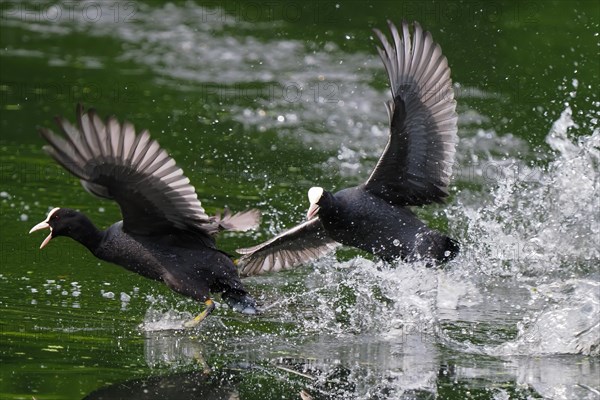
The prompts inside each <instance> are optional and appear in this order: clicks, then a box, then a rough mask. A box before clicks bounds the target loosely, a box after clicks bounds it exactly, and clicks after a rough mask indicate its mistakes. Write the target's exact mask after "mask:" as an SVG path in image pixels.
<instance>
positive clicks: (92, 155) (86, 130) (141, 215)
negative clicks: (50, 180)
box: [40, 105, 218, 243]
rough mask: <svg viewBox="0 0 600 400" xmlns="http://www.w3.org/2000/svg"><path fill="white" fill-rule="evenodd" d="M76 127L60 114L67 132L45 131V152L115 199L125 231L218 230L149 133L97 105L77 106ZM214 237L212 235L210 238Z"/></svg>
mask: <svg viewBox="0 0 600 400" xmlns="http://www.w3.org/2000/svg"><path fill="white" fill-rule="evenodd" d="M77 122H78V126H77V127H75V126H73V125H71V123H70V122H69V121H67V120H65V119H62V118H57V123H58V126H59V127H60V128H61V130H62V133H63V135H57V134H55V133H54V132H52V131H50V130H48V129H41V131H40V132H41V134H42V136H43V137H44V139H46V141H47V142H48V145H47V146H44V150H45V151H46V152H47V153H48V154H50V156H52V157H53V158H54V159H55V160H56V161H57V162H58V163H59V164H60V165H62V166H63V167H64V168H65V169H66V170H67V171H69V172H71V173H72V174H73V175H75V176H77V177H78V178H80V179H81V183H82V184H83V186H84V187H85V188H86V189H87V190H88V191H89V192H90V193H92V194H94V195H96V196H99V197H104V198H107V199H112V200H115V201H116V202H117V203H118V204H119V206H120V208H121V213H122V214H123V229H124V230H126V231H127V232H130V233H137V234H143V235H153V234H168V233H174V232H182V231H183V232H188V233H191V234H200V235H202V236H208V237H209V236H210V235H211V234H213V233H215V232H216V231H217V230H218V225H217V224H215V223H214V222H213V221H212V219H211V218H210V217H208V215H206V213H205V212H204V209H203V208H202V205H201V204H200V201H199V200H198V196H197V195H196V190H195V189H194V187H193V186H192V185H190V180H189V179H188V178H186V177H185V176H184V175H183V171H182V170H181V168H179V167H177V165H176V164H175V160H173V159H172V158H171V157H170V156H169V155H168V154H167V152H166V151H165V150H163V149H161V148H160V146H159V145H158V143H157V142H156V141H155V140H152V139H150V135H149V133H148V131H146V130H144V131H142V132H141V133H139V134H136V132H135V128H134V127H133V125H132V124H130V123H128V122H125V123H123V124H121V123H119V122H118V121H117V120H116V119H115V118H112V117H111V118H109V119H108V120H107V121H106V122H104V121H102V120H101V119H100V117H99V116H98V114H96V112H95V111H94V110H93V109H90V110H88V111H86V110H84V109H83V108H82V107H81V105H78V106H77ZM210 241H212V239H210V240H209V243H210Z"/></svg>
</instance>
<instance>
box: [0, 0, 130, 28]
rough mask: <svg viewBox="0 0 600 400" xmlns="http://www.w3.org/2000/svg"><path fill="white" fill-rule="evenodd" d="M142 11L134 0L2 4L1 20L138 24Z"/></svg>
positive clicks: (0, 9) (0, 6) (0, 8)
mask: <svg viewBox="0 0 600 400" xmlns="http://www.w3.org/2000/svg"><path fill="white" fill-rule="evenodd" d="M138 10H139V4H138V3H137V2H134V1H65V2H58V3H49V2H45V1H44V2H42V1H33V2H20V1H15V2H12V1H6V2H1V3H0V19H4V20H19V21H22V22H47V23H63V22H75V21H84V22H99V21H103V22H112V23H127V22H132V21H134V19H135V16H136V13H137V12H138Z"/></svg>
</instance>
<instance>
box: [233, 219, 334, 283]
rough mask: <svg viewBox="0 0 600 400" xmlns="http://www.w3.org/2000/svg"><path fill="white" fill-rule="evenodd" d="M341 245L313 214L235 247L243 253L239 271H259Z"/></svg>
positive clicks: (289, 265)
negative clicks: (264, 237)
mask: <svg viewBox="0 0 600 400" xmlns="http://www.w3.org/2000/svg"><path fill="white" fill-rule="evenodd" d="M338 246H340V244H339V243H338V242H336V241H335V240H333V239H331V238H330V237H329V236H328V235H327V232H326V231H325V228H324V227H323V224H322V223H321V220H319V218H313V219H311V220H310V221H306V222H304V223H302V224H300V225H297V226H295V227H293V228H292V229H290V230H287V231H285V232H282V233H280V234H279V235H277V236H275V237H273V238H271V239H269V240H267V241H266V242H264V243H261V244H259V245H257V246H254V247H249V248H246V249H238V250H237V252H238V253H240V254H244V256H242V257H241V258H240V261H239V263H238V265H239V266H240V267H241V270H240V275H242V276H249V275H260V274H264V273H266V272H271V271H280V270H282V269H289V268H293V267H295V266H298V265H300V264H304V263H306V262H309V261H311V260H314V259H317V258H319V257H323V256H324V255H326V254H328V253H330V252H331V251H333V250H334V249H335V248H336V247H338Z"/></svg>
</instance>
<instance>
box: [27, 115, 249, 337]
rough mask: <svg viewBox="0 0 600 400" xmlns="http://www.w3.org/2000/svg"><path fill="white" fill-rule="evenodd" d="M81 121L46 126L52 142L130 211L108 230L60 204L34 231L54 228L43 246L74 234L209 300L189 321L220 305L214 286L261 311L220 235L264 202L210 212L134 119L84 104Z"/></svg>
mask: <svg viewBox="0 0 600 400" xmlns="http://www.w3.org/2000/svg"><path fill="white" fill-rule="evenodd" d="M77 119H78V121H77V122H78V126H77V127H75V126H73V125H71V123H69V122H68V121H66V120H64V119H62V118H58V119H57V123H58V125H59V127H60V128H61V130H62V132H63V135H56V134H55V133H53V132H52V131H50V130H48V129H42V130H41V134H42V136H43V138H44V139H45V140H46V141H47V142H48V144H49V145H47V146H44V150H45V151H46V152H47V153H48V154H49V155H50V156H52V157H53V158H54V159H55V160H56V161H57V162H58V163H59V164H60V165H62V166H63V167H64V168H65V169H67V170H68V171H69V172H71V173H72V174H73V175H75V176H77V177H78V178H79V179H81V183H82V184H83V187H84V188H85V189H87V190H88V191H89V192H90V193H92V194H94V195H96V196H99V197H103V198H106V199H111V200H114V201H116V202H117V203H118V204H119V206H120V208H121V213H122V215H123V220H122V221H119V222H117V223H115V224H113V225H112V226H110V227H109V228H108V229H106V230H104V231H101V230H99V229H98V228H96V227H95V226H94V224H93V223H92V222H91V221H90V220H89V219H88V218H87V217H86V216H85V215H84V214H82V213H80V212H78V211H75V210H71V209H68V208H54V209H53V210H51V211H50V213H49V214H48V216H47V218H46V220H44V221H43V222H40V223H39V224H37V225H36V226H34V227H33V228H32V229H31V231H30V233H31V232H34V231H37V230H40V229H50V234H49V235H48V237H46V239H45V240H44V241H43V242H42V245H41V246H40V248H43V247H44V246H46V245H47V244H48V242H49V241H50V239H52V238H54V237H57V236H68V237H71V238H72V239H75V240H76V241H78V242H79V243H81V244H82V245H84V246H85V247H87V248H88V249H89V250H90V251H91V252H92V254H93V255H95V256H96V257H98V258H99V259H101V260H104V261H108V262H111V263H114V264H118V265H120V266H122V267H124V268H126V269H128V270H130V271H133V272H135V273H138V274H140V275H143V276H145V277H147V278H150V279H155V280H158V281H162V282H164V283H165V284H166V285H167V286H169V287H170V288H171V289H173V290H174V291H176V292H178V293H181V294H182V295H184V296H188V297H191V298H193V299H195V300H198V301H202V302H205V304H206V308H205V310H204V311H203V312H202V313H200V314H199V315H198V316H197V317H196V318H194V319H193V320H191V321H188V322H186V324H185V326H186V327H193V326H195V325H197V324H198V323H200V322H201V321H202V320H203V319H204V318H205V317H206V316H208V315H209V314H210V313H211V312H212V310H213V309H214V307H215V305H214V303H213V301H212V300H211V298H210V293H211V292H213V293H222V298H223V299H224V300H225V301H226V302H227V303H228V304H229V305H230V306H231V307H232V308H233V309H235V310H237V311H240V312H244V313H252V314H254V313H256V304H255V301H254V299H252V297H250V296H249V295H248V293H247V292H246V290H245V289H244V286H243V285H242V282H241V281H240V279H239V276H238V274H237V270H236V267H235V265H234V263H233V261H232V259H231V258H230V257H229V256H228V255H227V254H225V253H223V252H222V251H220V250H219V249H217V248H216V245H215V240H214V238H213V236H214V235H215V234H216V233H218V232H219V231H221V230H237V231H241V230H247V229H251V228H254V227H256V225H257V224H258V221H259V219H260V213H259V212H258V211H257V210H248V211H245V212H242V213H238V214H233V215H232V214H231V213H230V212H229V210H227V209H226V210H225V212H224V214H223V216H222V217H221V216H220V215H216V216H213V217H209V216H208V215H207V214H206V213H205V211H204V209H203V208H202V205H201V204H200V201H199V200H198V196H197V195H196V191H195V189H194V187H193V186H192V185H191V184H190V181H189V179H188V178H186V177H185V176H184V175H183V171H182V170H181V168H178V167H177V166H176V165H175V161H174V160H173V159H172V158H171V157H170V156H169V155H168V154H167V152H166V151H165V150H163V149H161V148H160V146H159V145H158V143H157V142H156V141H154V140H152V139H150V135H149V133H148V131H146V130H144V131H143V132H141V133H140V134H136V132H135V129H134V127H133V125H131V124H130V123H128V122H125V123H123V124H121V123H119V122H118V121H117V120H116V119H115V118H109V119H108V120H107V121H106V122H104V121H102V120H101V119H100V117H99V116H98V115H97V113H96V112H95V111H94V110H91V109H90V110H88V111H85V110H84V109H83V108H82V107H81V106H78V107H77Z"/></svg>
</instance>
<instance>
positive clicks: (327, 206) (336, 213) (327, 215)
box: [319, 192, 342, 222]
mask: <svg viewBox="0 0 600 400" xmlns="http://www.w3.org/2000/svg"><path fill="white" fill-rule="evenodd" d="M319 207H320V210H319V217H320V218H321V219H326V220H329V221H330V222H336V221H337V220H338V219H339V217H340V213H341V211H342V210H341V208H342V204H341V202H340V201H339V200H338V199H336V197H335V196H334V195H333V193H331V192H324V193H323V197H322V198H321V200H320V201H319Z"/></svg>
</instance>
